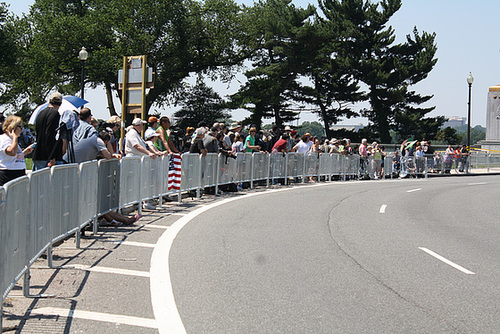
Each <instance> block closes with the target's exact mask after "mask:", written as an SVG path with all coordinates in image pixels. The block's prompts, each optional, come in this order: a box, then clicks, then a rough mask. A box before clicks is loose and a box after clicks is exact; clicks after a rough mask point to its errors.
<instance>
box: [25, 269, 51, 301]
mask: <svg viewBox="0 0 500 334" xmlns="http://www.w3.org/2000/svg"><path fill="white" fill-rule="evenodd" d="M30 278H31V274H30V268H28V269H26V272H25V273H24V277H23V295H24V297H26V298H51V297H55V295H53V294H46V293H41V294H37V295H32V294H30Z"/></svg>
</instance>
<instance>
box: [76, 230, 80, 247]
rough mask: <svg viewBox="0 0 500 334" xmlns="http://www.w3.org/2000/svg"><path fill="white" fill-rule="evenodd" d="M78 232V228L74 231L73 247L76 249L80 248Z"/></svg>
mask: <svg viewBox="0 0 500 334" xmlns="http://www.w3.org/2000/svg"><path fill="white" fill-rule="evenodd" d="M80 234H81V230H80V229H78V230H76V232H75V248H76V249H80Z"/></svg>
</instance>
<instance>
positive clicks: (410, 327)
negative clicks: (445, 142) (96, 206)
mask: <svg viewBox="0 0 500 334" xmlns="http://www.w3.org/2000/svg"><path fill="white" fill-rule="evenodd" d="M499 204H500V177H499V176H487V177H461V178H435V179H428V180H395V181H379V182H376V181H375V182H344V183H342V182H336V183H332V184H327V185H325V184H321V185H320V186H312V187H299V189H290V190H286V191H280V192H266V193H264V194H262V195H259V196H253V197H248V198H245V199H241V200H237V201H233V202H229V203H227V204H224V205H220V206H218V207H215V208H213V209H211V210H208V211H206V212H205V213H203V214H202V215H199V216H197V217H196V218H194V219H193V220H192V221H190V222H189V223H188V224H187V225H186V226H185V227H184V228H183V229H182V230H181V231H180V232H179V234H178V235H177V237H176V239H175V240H174V242H173V246H172V249H171V253H170V275H171V280H172V286H173V293H174V296H175V301H176V304H177V308H178V310H179V314H180V316H181V318H182V321H183V324H184V326H185V329H186V331H187V332H188V333H499V332H500V289H499V282H500V261H499V260H500V244H499V240H500V218H499V217H500V206H499ZM153 293H154V292H153Z"/></svg>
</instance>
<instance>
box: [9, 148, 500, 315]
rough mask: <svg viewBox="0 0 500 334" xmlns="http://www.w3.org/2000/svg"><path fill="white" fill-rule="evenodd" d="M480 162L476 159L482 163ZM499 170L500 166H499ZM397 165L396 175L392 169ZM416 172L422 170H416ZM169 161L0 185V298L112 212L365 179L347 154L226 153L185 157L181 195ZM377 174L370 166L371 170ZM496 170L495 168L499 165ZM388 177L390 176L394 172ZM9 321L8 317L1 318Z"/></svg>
mask: <svg viewBox="0 0 500 334" xmlns="http://www.w3.org/2000/svg"><path fill="white" fill-rule="evenodd" d="M390 159H392V158H390V157H386V158H385V169H384V171H386V172H385V174H386V175H388V174H387V173H388V172H389V173H390V174H393V173H395V172H396V169H395V168H394V167H393V164H392V160H390ZM474 159H475V160H474ZM483 164H484V165H485V166H486V165H487V166H498V167H500V155H499V156H495V157H493V156H491V155H488V156H484V157H482V156H477V157H473V158H471V165H474V166H479V165H483ZM495 164H496V165H495ZM389 166H390V167H391V168H390V169H388V167H389ZM402 166H403V167H402V168H405V169H406V170H412V169H414V170H415V171H416V173H426V172H427V171H428V170H429V168H436V167H438V168H442V165H439V164H436V163H435V162H434V160H433V163H432V166H431V165H429V159H427V162H424V163H423V164H421V163H420V162H419V161H412V160H411V159H410V160H406V162H403V164H402ZM413 166H415V167H413ZM169 167H170V160H169V157H162V158H157V159H151V158H149V157H143V158H138V157H128V158H123V159H122V160H116V159H113V160H101V161H99V162H97V161H92V162H85V163H82V164H80V165H77V164H70V165H61V166H54V167H52V168H51V169H48V168H46V169H43V170H39V171H35V172H33V173H31V175H30V176H29V177H27V176H26V177H21V178H19V179H16V180H13V181H11V182H9V183H7V184H5V185H4V186H3V187H0V292H1V293H2V301H3V300H4V299H5V297H6V296H7V294H8V293H9V291H10V290H11V289H12V288H13V287H14V285H15V283H16V282H17V281H18V280H19V279H20V278H21V277H22V276H23V275H24V282H23V290H24V295H25V296H29V285H30V284H29V270H30V266H31V265H32V264H33V263H34V261H35V260H36V259H37V258H38V257H39V256H40V255H41V254H42V253H44V252H47V259H48V265H49V266H50V267H52V256H51V255H52V253H51V249H52V245H53V243H55V242H57V241H59V240H62V239H63V238H66V237H68V236H70V235H72V234H73V233H74V234H75V242H76V246H77V247H79V240H80V239H79V236H80V230H81V229H82V228H83V227H85V226H86V225H88V224H89V223H90V222H94V224H93V227H94V233H97V223H96V222H97V218H98V217H99V216H100V215H103V214H105V213H107V212H110V211H112V210H117V209H121V208H124V207H126V206H130V205H134V204H138V208H139V210H141V208H142V205H141V204H142V201H145V200H149V199H152V198H159V201H160V206H161V204H162V201H161V199H162V196H164V195H174V194H178V195H179V200H180V199H181V197H180V193H181V192H186V191H192V190H195V191H196V192H197V196H200V191H201V189H202V188H205V187H215V188H216V191H217V187H218V186H220V185H226V184H241V183H244V182H247V183H250V186H251V187H253V185H254V182H257V181H266V184H267V185H269V182H270V181H273V180H276V179H282V180H284V182H285V183H286V182H289V181H290V180H291V181H293V182H299V180H300V181H301V182H304V181H305V179H306V178H307V177H317V178H318V180H320V178H321V177H323V178H324V179H325V180H326V179H328V180H331V178H332V176H337V177H349V176H358V175H360V172H361V171H362V169H361V168H360V167H361V165H360V159H359V156H357V155H353V156H343V155H339V154H317V153H310V154H300V153H289V154H281V153H277V154H271V155H269V154H263V153H253V154H252V153H240V154H238V155H237V157H236V158H231V157H227V156H224V155H216V154H208V155H207V156H205V157H203V156H201V155H199V154H184V155H183V156H182V167H181V186H180V190H168V181H167V179H168V172H169ZM365 168H366V170H367V171H368V173H370V172H371V169H370V168H371V167H370V163H369V162H368V163H367V164H366V166H365ZM491 168H493V167H491ZM387 171H388V172H387ZM0 320H1V319H0Z"/></svg>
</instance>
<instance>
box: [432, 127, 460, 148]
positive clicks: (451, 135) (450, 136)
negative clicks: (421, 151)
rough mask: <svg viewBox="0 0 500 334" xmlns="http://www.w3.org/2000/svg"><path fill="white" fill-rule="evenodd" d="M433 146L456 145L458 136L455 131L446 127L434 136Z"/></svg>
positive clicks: (458, 139) (458, 140)
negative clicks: (435, 141)
mask: <svg viewBox="0 0 500 334" xmlns="http://www.w3.org/2000/svg"><path fill="white" fill-rule="evenodd" d="M436 140H437V141H438V142H437V143H435V144H447V145H457V144H459V143H460V136H459V135H458V134H457V130H455V129H453V128H450V127H447V128H444V129H442V130H439V131H438V133H437V134H436Z"/></svg>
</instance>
